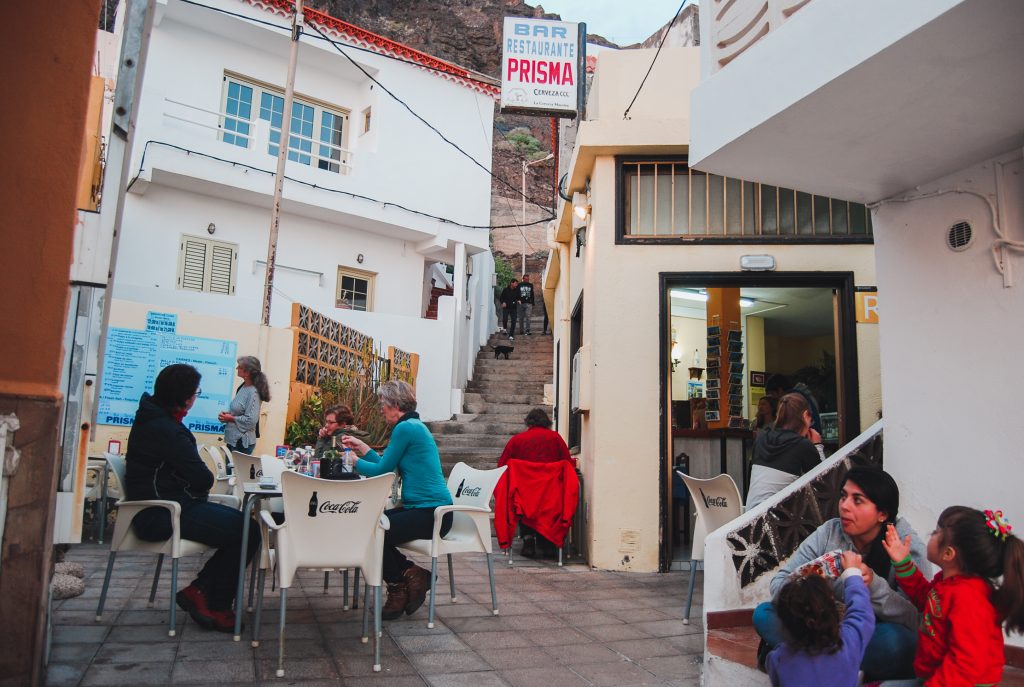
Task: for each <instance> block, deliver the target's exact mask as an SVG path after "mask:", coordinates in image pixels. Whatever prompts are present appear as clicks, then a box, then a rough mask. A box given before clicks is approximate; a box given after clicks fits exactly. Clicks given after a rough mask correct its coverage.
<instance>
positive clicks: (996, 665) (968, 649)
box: [883, 506, 1024, 687]
mask: <svg viewBox="0 0 1024 687" xmlns="http://www.w3.org/2000/svg"><path fill="white" fill-rule="evenodd" d="M883 544H884V546H885V550H886V551H887V552H888V553H889V557H890V558H891V559H892V562H893V566H894V567H895V569H896V575H897V578H896V579H897V582H898V583H899V585H900V588H901V589H902V590H903V591H904V592H905V593H906V594H907V596H909V597H910V598H911V599H912V600H913V602H914V604H915V605H916V606H917V608H918V610H920V611H921V613H922V616H921V626H920V628H919V630H918V644H917V655H916V656H915V658H914V672H915V673H917V676H918V678H919V679H918V680H917V681H910V682H907V683H906V684H924V685H926V687H953V686H954V685H994V684H997V683H999V682H1000V680H1002V678H1003V664H1004V663H1005V662H1006V661H1005V657H1004V655H1003V626H1004V625H1005V627H1006V629H1007V630H1008V631H1011V632H1022V633H1024V542H1022V541H1021V540H1020V539H1019V538H1017V537H1016V536H1015V535H1014V534H1013V533H1012V528H1011V527H1010V524H1009V523H1008V522H1006V520H1005V519H1004V518H1003V513H1002V511H990V510H987V511H985V512H984V513H983V512H981V511H979V510H975V509H974V508H967V507H966V506H951V507H949V508H947V509H946V510H944V511H942V515H940V516H939V523H938V526H937V527H936V528H935V531H934V532H932V535H931V538H929V540H928V560H929V561H931V562H932V563H934V564H935V565H937V566H939V568H940V570H939V572H938V574H936V575H935V577H934V578H933V579H932V581H931V582H929V581H928V580H926V579H925V577H924V575H922V574H921V571H920V570H918V569H917V566H915V565H914V562H913V561H912V560H911V559H910V555H909V553H910V541H909V537H908V538H907V540H906V541H901V540H900V538H899V535H898V534H896V530H895V529H894V528H893V527H892V525H890V526H889V528H888V530H887V531H886V535H885V540H884V541H883ZM1000 576H1002V578H1003V581H1002V584H1000V585H999V586H998V587H996V586H995V584H994V582H993V580H995V579H997V578H999V577H1000ZM884 684H886V685H888V684H896V683H888V682H887V683H884ZM899 684H904V683H903V682H900V683H899Z"/></svg>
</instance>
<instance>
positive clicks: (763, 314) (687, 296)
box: [661, 273, 860, 569]
mask: <svg viewBox="0 0 1024 687" xmlns="http://www.w3.org/2000/svg"><path fill="white" fill-rule="evenodd" d="M661 282H662V288H663V291H662V342H663V351H662V356H661V360H662V361H663V362H662V367H663V369H662V371H661V374H662V379H663V389H664V394H663V399H664V403H665V412H664V413H663V414H662V418H663V422H664V426H663V437H664V440H663V446H664V451H663V453H662V457H663V462H662V467H663V471H662V475H663V490H662V493H663V494H664V495H665V501H664V508H663V509H662V512H663V523H664V529H663V532H665V533H666V534H667V535H670V536H665V537H663V540H664V541H663V567H664V569H668V568H669V567H670V566H671V564H672V561H673V560H677V559H687V558H688V557H689V552H688V546H687V542H688V536H687V535H688V534H689V532H690V530H691V529H692V526H693V522H692V510H693V509H688V508H686V507H685V506H686V501H687V499H688V494H686V492H685V488H684V487H683V486H682V481H681V480H680V479H678V478H677V477H676V475H675V473H676V470H677V469H679V470H683V471H685V472H687V473H688V474H691V475H693V476H695V477H699V478H710V477H713V476H715V475H718V474H721V473H723V472H726V473H728V474H730V475H731V476H732V477H733V480H734V481H735V482H736V485H737V487H738V489H739V491H740V494H741V496H743V497H744V498H745V493H746V488H747V481H748V475H749V465H750V463H749V461H750V455H751V449H752V445H753V438H754V436H755V429H756V423H757V412H758V403H759V400H760V399H761V397H763V396H764V395H765V394H766V393H768V392H769V382H770V380H772V379H773V378H774V379H775V380H776V381H780V382H781V383H782V384H783V385H785V386H786V389H785V390H786V391H789V390H792V389H794V388H799V389H802V390H804V391H805V392H806V393H807V394H808V395H810V396H811V397H812V398H813V399H814V401H815V403H816V405H817V411H818V414H819V415H820V427H821V434H822V439H823V440H824V444H825V451H826V453H832V452H834V451H835V450H836V449H837V448H838V447H839V446H840V445H841V444H842V443H843V442H844V441H845V440H846V439H847V438H849V437H853V436H855V435H856V434H857V432H858V431H859V428H860V417H859V415H860V414H859V398H858V397H859V394H858V388H857V352H856V337H855V320H854V308H853V277H852V275H851V274H848V273H800V274H793V273H790V274H783V273H762V274H749V273H740V274H721V273H717V274H710V273H705V274H675V275H672V274H663V275H662V280H661Z"/></svg>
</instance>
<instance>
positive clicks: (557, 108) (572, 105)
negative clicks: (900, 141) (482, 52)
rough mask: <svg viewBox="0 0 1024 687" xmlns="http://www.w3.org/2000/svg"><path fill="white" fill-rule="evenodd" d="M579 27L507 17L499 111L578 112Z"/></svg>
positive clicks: (566, 114)
mask: <svg viewBox="0 0 1024 687" xmlns="http://www.w3.org/2000/svg"><path fill="white" fill-rule="evenodd" d="M580 26H581V25H580V24H577V23H575V22H567V21H554V20H550V19H523V18H520V17H505V25H504V35H503V36H502V51H501V110H502V112H520V113H525V114H547V115H551V116H556V117H575V116H576V114H577V110H578V107H579V104H578V96H579V94H580V93H581V91H579V80H580V78H585V76H584V74H583V70H582V69H581V68H580V65H581V64H582V63H583V60H582V57H583V55H582V52H581V50H580V33H581V32H580Z"/></svg>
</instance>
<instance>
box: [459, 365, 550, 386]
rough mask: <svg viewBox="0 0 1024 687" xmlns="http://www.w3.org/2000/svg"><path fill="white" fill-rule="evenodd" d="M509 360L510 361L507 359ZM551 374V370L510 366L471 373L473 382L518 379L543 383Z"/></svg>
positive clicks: (511, 380) (516, 380) (513, 380)
mask: <svg viewBox="0 0 1024 687" xmlns="http://www.w3.org/2000/svg"><path fill="white" fill-rule="evenodd" d="M509 362H511V361H509ZM551 376H552V374H551V371H550V370H548V371H547V372H541V371H539V370H538V371H537V372H534V373H530V372H523V371H520V370H516V369H515V368H510V369H508V370H483V371H477V372H474V373H473V381H474V382H518V381H527V382H529V381H534V382H540V383H541V384H544V383H545V382H547V381H549V380H550V378H551Z"/></svg>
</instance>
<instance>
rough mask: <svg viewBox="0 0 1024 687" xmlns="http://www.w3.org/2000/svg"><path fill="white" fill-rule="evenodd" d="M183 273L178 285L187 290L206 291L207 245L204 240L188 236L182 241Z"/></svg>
mask: <svg viewBox="0 0 1024 687" xmlns="http://www.w3.org/2000/svg"><path fill="white" fill-rule="evenodd" d="M181 250H182V252H183V254H184V255H183V256H182V264H181V274H180V275H179V277H178V285H179V286H180V287H181V288H182V289H184V290H186V291H204V290H205V289H204V288H203V287H204V285H205V284H204V283H205V281H206V280H205V278H204V277H205V275H206V254H207V245H206V243H205V242H204V241H196V240H194V239H189V238H186V239H184V241H183V242H182V246H181Z"/></svg>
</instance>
